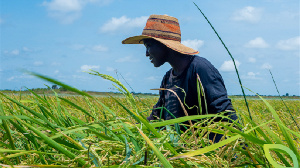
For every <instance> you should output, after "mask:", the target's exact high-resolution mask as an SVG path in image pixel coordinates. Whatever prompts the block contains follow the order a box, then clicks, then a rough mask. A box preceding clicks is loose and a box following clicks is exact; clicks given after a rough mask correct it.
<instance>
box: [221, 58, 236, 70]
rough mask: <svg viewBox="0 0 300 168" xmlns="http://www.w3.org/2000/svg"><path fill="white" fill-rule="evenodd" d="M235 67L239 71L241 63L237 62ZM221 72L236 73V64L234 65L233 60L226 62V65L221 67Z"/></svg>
mask: <svg viewBox="0 0 300 168" xmlns="http://www.w3.org/2000/svg"><path fill="white" fill-rule="evenodd" d="M235 65H236V67H237V69H238V68H239V66H240V65H241V63H240V62H239V61H237V60H235ZM220 71H224V72H231V71H235V68H234V64H233V62H232V60H228V61H224V63H223V64H222V65H221V67H220Z"/></svg>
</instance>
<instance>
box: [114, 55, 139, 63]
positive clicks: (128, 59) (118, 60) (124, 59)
mask: <svg viewBox="0 0 300 168" xmlns="http://www.w3.org/2000/svg"><path fill="white" fill-rule="evenodd" d="M138 61H139V60H138V59H133V58H132V57H131V56H127V57H123V58H119V59H117V60H116V62H138Z"/></svg>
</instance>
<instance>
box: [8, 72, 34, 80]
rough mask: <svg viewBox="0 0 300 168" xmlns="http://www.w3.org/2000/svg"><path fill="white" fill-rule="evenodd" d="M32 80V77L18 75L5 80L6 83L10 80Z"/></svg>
mask: <svg viewBox="0 0 300 168" xmlns="http://www.w3.org/2000/svg"><path fill="white" fill-rule="evenodd" d="M31 78H33V76H31V75H25V74H23V75H20V76H11V77H9V78H8V79H7V81H12V80H17V79H31Z"/></svg>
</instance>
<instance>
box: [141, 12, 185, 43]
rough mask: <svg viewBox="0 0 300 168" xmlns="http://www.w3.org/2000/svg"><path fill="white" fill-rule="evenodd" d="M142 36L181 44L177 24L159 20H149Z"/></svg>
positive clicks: (171, 21)
mask: <svg viewBox="0 0 300 168" xmlns="http://www.w3.org/2000/svg"><path fill="white" fill-rule="evenodd" d="M142 35H147V36H151V37H156V38H161V39H166V40H174V41H179V42H181V32H180V27H179V23H178V22H176V21H173V20H167V19H161V18H151V17H150V18H149V19H148V20H147V23H146V26H145V28H144V30H143V33H142Z"/></svg>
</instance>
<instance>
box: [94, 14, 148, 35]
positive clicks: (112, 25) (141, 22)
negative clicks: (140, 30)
mask: <svg viewBox="0 0 300 168" xmlns="http://www.w3.org/2000/svg"><path fill="white" fill-rule="evenodd" d="M147 19H148V16H141V17H137V18H128V17H126V16H122V17H120V18H115V17H113V18H111V20H109V21H108V22H106V23H105V24H104V25H103V26H102V27H100V31H101V32H113V31H116V30H120V29H122V30H124V29H129V28H135V27H144V26H145V25H146V21H147Z"/></svg>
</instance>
